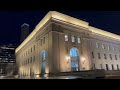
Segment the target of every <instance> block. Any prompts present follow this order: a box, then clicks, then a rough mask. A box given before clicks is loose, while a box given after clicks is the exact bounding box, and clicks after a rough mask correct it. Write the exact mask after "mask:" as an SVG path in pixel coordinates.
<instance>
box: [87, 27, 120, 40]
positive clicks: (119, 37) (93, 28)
mask: <svg viewBox="0 0 120 90" xmlns="http://www.w3.org/2000/svg"><path fill="white" fill-rule="evenodd" d="M89 30H90V31H92V33H93V34H94V33H95V34H99V35H103V36H107V37H108V38H113V39H117V40H120V36H119V35H116V34H113V33H110V32H107V31H103V30H101V29H98V28H95V27H92V26H89Z"/></svg>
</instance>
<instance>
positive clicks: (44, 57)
mask: <svg viewBox="0 0 120 90" xmlns="http://www.w3.org/2000/svg"><path fill="white" fill-rule="evenodd" d="M41 57H42V60H45V59H46V52H45V51H42V54H41Z"/></svg>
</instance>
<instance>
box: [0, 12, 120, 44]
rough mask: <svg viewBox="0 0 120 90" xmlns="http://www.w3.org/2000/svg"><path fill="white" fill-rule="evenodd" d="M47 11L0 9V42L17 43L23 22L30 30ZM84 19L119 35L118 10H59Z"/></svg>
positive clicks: (119, 14) (119, 15) (119, 19)
mask: <svg viewBox="0 0 120 90" xmlns="http://www.w3.org/2000/svg"><path fill="white" fill-rule="evenodd" d="M47 12H48V11H0V44H9V43H13V44H19V42H20V30H21V25H22V24H23V23H28V24H29V25H30V32H31V31H32V30H33V29H34V28H35V26H36V25H37V24H38V23H39V21H40V20H41V19H42V18H43V17H44V16H45V15H46V14H47ZM59 12H61V13H64V14H67V15H70V16H72V17H75V18H78V19H81V20H85V21H87V22H89V24H90V25H91V26H94V27H97V28H100V29H103V30H106V31H109V32H112V33H115V34H118V35H120V11H59Z"/></svg>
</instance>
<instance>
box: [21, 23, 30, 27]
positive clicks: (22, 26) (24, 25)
mask: <svg viewBox="0 0 120 90" xmlns="http://www.w3.org/2000/svg"><path fill="white" fill-rule="evenodd" d="M25 25H26V26H29V24H27V23H24V24H23V25H22V26H21V27H23V26H25Z"/></svg>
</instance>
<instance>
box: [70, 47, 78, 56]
mask: <svg viewBox="0 0 120 90" xmlns="http://www.w3.org/2000/svg"><path fill="white" fill-rule="evenodd" d="M70 56H71V57H76V56H78V52H77V50H76V49H75V48H71V50H70Z"/></svg>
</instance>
